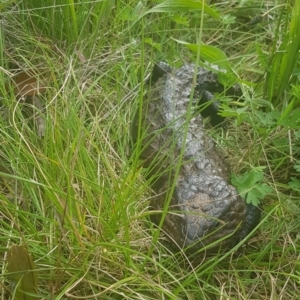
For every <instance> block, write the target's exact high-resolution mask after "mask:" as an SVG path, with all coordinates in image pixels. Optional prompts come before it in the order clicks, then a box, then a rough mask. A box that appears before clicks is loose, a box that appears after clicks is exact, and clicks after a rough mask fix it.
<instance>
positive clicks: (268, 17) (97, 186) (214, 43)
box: [0, 0, 300, 299]
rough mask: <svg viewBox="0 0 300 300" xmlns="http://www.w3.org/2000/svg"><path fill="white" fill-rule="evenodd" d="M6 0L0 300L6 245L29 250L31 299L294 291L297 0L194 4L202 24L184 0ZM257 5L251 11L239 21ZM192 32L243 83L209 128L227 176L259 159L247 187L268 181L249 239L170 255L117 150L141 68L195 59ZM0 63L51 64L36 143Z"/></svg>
mask: <svg viewBox="0 0 300 300" xmlns="http://www.w3.org/2000/svg"><path fill="white" fill-rule="evenodd" d="M6 2H7V4H8V5H7V6H6V5H5V4H1V6H0V9H1V11H0V14H1V20H2V27H1V31H0V55H1V57H0V58H1V72H0V74H1V75H0V76H1V81H0V89H1V105H2V107H1V112H0V113H1V119H0V158H1V169H0V172H1V178H0V179H1V193H0V202H1V203H0V205H1V206H0V207H1V209H0V232H1V234H0V256H1V261H2V262H3V264H2V270H1V275H0V279H1V286H0V288H1V292H0V295H1V296H0V297H1V299H7V298H8V295H9V292H8V288H9V284H10V282H11V281H10V280H9V277H8V275H7V274H8V272H7V269H6V266H7V264H6V262H7V251H8V249H9V248H10V247H11V246H12V245H14V244H16V245H19V244H24V245H26V247H27V249H28V251H29V253H30V254H31V255H32V257H33V260H34V263H35V268H36V269H37V271H38V295H39V298H41V299H74V298H75V299H298V297H299V296H298V295H299V290H300V288H299V286H300V269H299V251H300V246H299V229H300V228H299V227H300V220H299V212H300V207H299V201H298V199H299V190H300V182H299V160H300V158H299V157H300V156H299V151H300V150H299V137H300V134H299V132H300V131H299V121H298V120H299V119H300V113H299V80H298V73H297V72H298V66H299V65H298V63H297V62H298V55H299V44H297V43H298V42H297V41H299V40H300V39H299V32H298V31H299V26H298V25H299V20H298V19H299V14H300V13H299V4H298V2H297V1H295V4H293V3H292V2H289V1H279V0H278V1H276V0H273V1H269V2H268V6H267V4H266V5H263V4H262V3H261V1H249V2H251V3H249V5H247V3H246V2H245V1H230V2H228V3H227V1H225V2H222V4H218V3H215V5H212V4H211V5H208V6H207V7H205V11H204V12H205V14H204V19H202V25H201V20H200V18H199V16H200V15H201V11H199V10H193V9H195V7H193V9H191V10H189V11H187V6H188V5H193V6H194V5H195V4H194V3H195V2H194V1H171V0H169V1H165V2H163V3H164V5H160V6H158V7H156V6H155V4H158V5H159V3H156V2H155V3H154V2H153V3H151V2H149V1H148V2H145V3H144V4H143V3H142V2H139V1H136V0H131V1H116V2H115V3H114V1H94V2H86V3H81V4H78V3H75V2H74V1H70V0H69V1H66V0H64V1H63V0H61V1H59V2H57V4H56V6H54V5H53V1H43V4H41V1H30V3H29V2H28V3H27V2H24V1H23V2H22V1H21V2H16V1H6ZM159 2H160V3H161V2H162V1H159ZM211 2H216V1H211ZM191 3H193V4H191ZM176 5H177V6H180V5H181V7H180V8H178V7H176ZM182 5H184V6H185V7H182ZM197 5H198V4H197ZM199 6H200V8H201V7H202V3H200V4H199ZM170 7H172V11H171V9H170ZM196 8H197V7H196ZM256 15H262V16H263V17H262V22H261V23H259V24H257V25H255V26H253V25H249V24H248V22H249V21H251V19H252V18H253V17H254V16H256ZM200 32H202V42H203V44H204V47H203V53H202V57H203V55H206V56H205V57H206V58H209V57H210V58H211V59H212V58H215V60H216V63H218V60H219V61H220V60H222V62H223V65H224V57H225V58H226V59H227V61H226V63H225V65H226V66H228V65H229V66H230V68H231V69H232V73H231V74H230V75H231V78H232V76H234V78H235V80H237V81H239V82H240V83H242V87H243V91H244V99H243V101H242V102H237V103H232V102H230V103H228V99H223V100H222V106H223V108H224V114H225V115H226V116H228V117H229V124H228V129H227V131H226V132H225V131H224V132H221V131H220V130H211V135H212V136H213V138H214V139H215V140H216V142H217V143H218V144H219V147H222V148H223V149H224V151H226V153H228V160H229V161H230V163H231V165H232V170H233V172H234V173H235V174H238V175H240V174H244V173H245V172H248V173H251V171H252V170H255V169H256V168H259V167H261V168H262V171H263V174H264V179H263V181H262V182H261V183H264V184H267V185H268V186H269V187H271V188H272V192H271V193H269V194H268V195H266V196H265V197H264V199H261V202H262V207H263V210H264V213H263V218H262V222H261V223H260V225H259V227H258V228H257V230H256V231H255V232H254V233H253V234H251V236H249V238H248V240H247V242H245V241H242V242H241V243H240V246H241V245H242V247H241V248H239V249H237V248H238V247H235V248H233V249H232V250H230V251H228V252H226V253H220V254H219V255H216V256H213V257H206V258H205V259H200V255H199V257H197V254H196V255H195V256H194V257H186V255H185V254H184V252H182V251H179V252H178V253H173V252H172V251H171V250H170V249H169V247H168V243H167V242H166V238H165V237H164V236H163V235H162V234H160V235H159V239H158V240H156V239H155V238H153V237H158V232H157V229H156V228H155V227H154V226H153V225H152V223H151V222H150V212H149V211H148V209H147V207H148V203H149V199H150V197H152V196H153V194H152V192H151V189H150V187H149V182H147V180H145V177H144V174H145V172H146V170H144V169H143V168H141V167H140V161H139V160H138V155H139V153H138V151H134V149H132V145H131V124H132V119H133V116H134V114H135V111H136V108H137V105H138V103H139V101H141V100H142V97H143V96H144V93H145V92H146V91H147V88H148V87H147V86H146V85H145V84H144V83H145V80H144V79H145V78H146V77H147V76H148V75H149V74H150V71H151V68H152V65H153V63H154V62H156V61H159V60H165V61H167V62H169V63H170V64H171V65H172V66H174V67H177V66H180V65H181V64H182V63H183V62H188V61H192V60H195V57H196V56H197V54H196V53H195V52H194V51H193V50H195V51H196V52H197V51H198V48H197V47H196V46H198V45H199V44H200V41H199V40H198V37H199V33H200ZM297 37H298V38H297ZM177 41H181V43H180V42H177ZM182 42H185V43H186V44H187V45H184V44H183V43H182ZM205 46H210V47H212V48H209V47H205ZM195 47H196V48H195ZM213 47H214V48H213ZM216 47H217V48H218V49H219V50H222V53H221V52H219V51H217V50H216ZM200 57H201V52H200ZM219 63H220V62H219ZM11 64H13V65H17V66H18V68H21V69H22V70H35V71H36V73H37V74H42V73H46V74H49V75H48V81H47V84H48V86H47V91H46V93H44V94H43V95H41V99H42V101H43V103H44V104H45V111H44V118H45V125H46V126H45V128H46V129H45V133H44V137H42V138H40V137H38V136H37V134H36V128H35V122H34V120H33V117H32V116H33V114H32V113H31V114H30V113H29V114H27V115H26V114H25V112H26V110H28V109H31V110H32V111H33V112H34V111H35V110H34V108H32V105H31V104H30V103H27V104H26V103H24V102H23V101H22V100H20V99H17V98H16V97H15V95H14V94H13V93H12V88H11V87H10V83H9V82H10V73H11V72H13V70H12V68H11ZM284 66H285V67H284ZM291 75H293V76H291ZM231 78H225V79H226V80H231ZM8 87H9V88H8ZM297 166H298V167H297ZM297 168H298V169H297ZM297 170H298V171H297ZM32 299H33V297H32ZM36 299H37V298H36Z"/></svg>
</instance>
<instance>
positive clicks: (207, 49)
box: [175, 40, 233, 74]
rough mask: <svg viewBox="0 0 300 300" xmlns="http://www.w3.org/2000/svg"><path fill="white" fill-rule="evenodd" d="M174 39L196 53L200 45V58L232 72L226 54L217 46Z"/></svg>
mask: <svg viewBox="0 0 300 300" xmlns="http://www.w3.org/2000/svg"><path fill="white" fill-rule="evenodd" d="M175 41H176V42H178V43H180V44H183V45H185V46H186V47H187V48H188V49H190V50H192V51H193V52H196V53H197V52H198V50H199V47H200V58H202V59H203V60H205V61H207V62H209V63H211V64H216V65H218V66H219V67H220V68H221V69H223V70H225V71H226V72H228V73H229V74H233V72H232V69H231V66H230V64H229V62H228V58H227V56H226V54H225V53H224V52H223V51H222V50H220V49H219V48H217V47H214V46H209V45H198V44H189V43H186V42H184V41H179V40H175Z"/></svg>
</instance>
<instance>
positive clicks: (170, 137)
mask: <svg viewBox="0 0 300 300" xmlns="http://www.w3.org/2000/svg"><path fill="white" fill-rule="evenodd" d="M194 72H195V65H194V64H187V65H184V66H182V67H181V68H179V69H177V70H174V71H173V72H172V73H170V74H165V75H163V76H162V77H161V78H160V79H158V80H157V82H156V83H155V85H154V86H153V87H152V89H151V90H150V92H149V95H147V96H146V98H145V99H144V103H143V108H142V111H143V121H144V126H145V127H144V129H145V134H144V135H143V140H142V145H143V151H142V154H141V158H142V159H144V165H145V166H146V167H149V169H150V172H149V176H153V175H154V176H156V181H155V183H154V184H153V188H154V190H155V191H156V193H157V196H156V197H155V198H154V199H153V200H152V202H151V206H152V209H153V210H155V211H163V210H164V206H165V204H166V200H167V199H168V196H167V195H168V191H170V190H171V191H172V189H171V187H172V183H175V188H174V190H173V194H172V195H171V202H170V206H169V207H168V212H167V214H166V217H165V220H164V223H163V230H164V231H165V232H166V233H167V235H169V237H170V238H171V239H172V240H173V241H175V243H176V244H177V245H178V246H179V247H180V248H186V247H189V249H191V250H193V251H195V250H197V249H199V248H202V247H203V246H206V245H209V244H211V243H213V242H216V241H217V240H219V239H220V238H224V237H226V236H228V237H227V238H226V239H225V240H224V241H223V242H222V243H221V244H218V245H216V246H215V247H219V246H220V245H221V246H222V247H226V246H230V245H232V244H234V243H236V242H237V241H238V240H239V238H240V237H241V232H242V230H243V227H244V225H245V220H246V214H247V206H246V203H245V201H244V200H243V199H242V198H241V197H239V196H238V193H237V191H236V189H235V188H234V187H233V186H231V185H230V184H229V178H228V174H229V168H228V166H227V164H226V162H225V158H224V156H223V155H222V153H220V152H219V151H218V149H217V148H216V147H215V145H214V142H213V141H212V139H211V138H210V137H209V136H208V135H207V133H206V132H205V128H204V126H203V118H202V116H201V114H200V113H199V112H196V108H197V104H199V99H200V98H201V97H203V95H205V93H208V94H209V95H211V93H210V92H211V91H206V90H204V89H205V87H206V86H207V85H206V83H209V84H210V83H213V82H214V81H216V82H217V80H216V77H215V74H213V73H212V72H210V71H208V70H206V69H204V68H201V67H199V68H198V71H197V83H196V86H195V89H194V91H193V93H194V97H193V99H192V100H191V96H190V95H191V93H192V90H193V76H194ZM209 95H208V96H207V97H210V96H209ZM191 101H192V102H191ZM135 126H137V121H136V123H135ZM182 151H183V156H182V160H181V161H180V154H181V152H182ZM178 167H179V168H180V169H179V172H178V177H177V179H175V173H176V168H178ZM174 180H176V182H174ZM153 219H154V221H155V222H156V223H157V224H159V222H160V219H161V214H159V213H158V214H156V215H154V217H153Z"/></svg>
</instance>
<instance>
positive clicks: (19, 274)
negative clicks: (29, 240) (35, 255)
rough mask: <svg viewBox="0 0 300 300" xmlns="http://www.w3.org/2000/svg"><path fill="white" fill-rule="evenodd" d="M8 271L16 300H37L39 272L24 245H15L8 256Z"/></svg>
mask: <svg viewBox="0 0 300 300" xmlns="http://www.w3.org/2000/svg"><path fill="white" fill-rule="evenodd" d="M7 270H8V272H9V273H10V274H9V278H10V280H11V285H12V287H13V288H14V291H12V293H13V294H14V295H15V297H14V299H16V300H37V299H38V298H37V297H36V296H34V295H36V294H37V288H38V286H37V272H36V268H35V265H34V262H33V260H32V258H31V256H30V254H29V253H28V251H27V249H26V247H25V246H24V245H21V246H17V245H13V246H12V247H11V248H10V249H9V251H8V255H7Z"/></svg>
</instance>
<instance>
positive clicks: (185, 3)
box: [140, 0, 219, 19]
mask: <svg viewBox="0 0 300 300" xmlns="http://www.w3.org/2000/svg"><path fill="white" fill-rule="evenodd" d="M202 8H203V9H204V11H205V12H206V13H207V14H209V15H210V16H211V17H213V18H215V19H217V18H219V14H218V13H217V11H216V10H214V9H212V8H211V7H209V6H208V5H206V4H204V5H203V4H202V1H195V0H166V1H164V2H162V3H160V4H158V5H156V6H154V7H153V8H150V9H149V10H147V11H146V12H145V13H144V14H143V15H141V16H140V17H143V16H145V15H147V14H150V13H161V12H163V13H176V12H189V11H194V10H202Z"/></svg>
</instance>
